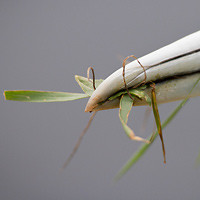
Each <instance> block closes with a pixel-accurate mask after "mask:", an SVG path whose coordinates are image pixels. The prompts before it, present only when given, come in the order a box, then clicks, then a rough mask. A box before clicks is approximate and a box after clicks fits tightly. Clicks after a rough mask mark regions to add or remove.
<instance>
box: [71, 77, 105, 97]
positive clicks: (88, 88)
mask: <svg viewBox="0 0 200 200" xmlns="http://www.w3.org/2000/svg"><path fill="white" fill-rule="evenodd" d="M75 79H76V81H77V83H78V84H79V86H80V87H81V89H82V90H83V91H84V92H85V93H86V94H87V95H89V96H91V95H92V93H93V92H94V88H93V83H92V80H90V81H88V78H85V77H83V76H78V75H76V76H75ZM102 82H103V80H102V79H97V80H95V87H96V88H97V87H98V86H99V85H100V84H101V83H102Z"/></svg>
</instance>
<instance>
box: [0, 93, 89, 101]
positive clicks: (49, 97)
mask: <svg viewBox="0 0 200 200" xmlns="http://www.w3.org/2000/svg"><path fill="white" fill-rule="evenodd" d="M4 96H5V99H6V100H12V101H23V102H58V101H73V100H77V99H83V98H87V97H89V96H88V95H87V94H81V93H67V92H49V91H32V90H11V91H9V90H7V91H4Z"/></svg>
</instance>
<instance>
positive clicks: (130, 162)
mask: <svg viewBox="0 0 200 200" xmlns="http://www.w3.org/2000/svg"><path fill="white" fill-rule="evenodd" d="M199 80H200V78H199V79H198V80H197V81H196V82H195V84H194V86H193V87H192V89H191V90H190V92H189V94H188V96H187V98H185V99H184V100H183V101H182V102H181V103H180V104H179V105H178V106H177V107H176V108H175V109H174V110H173V112H172V113H171V114H170V115H169V116H168V118H167V119H166V120H165V121H164V123H163V124H162V129H164V128H165V127H166V126H167V125H168V124H169V123H170V122H171V121H172V120H173V119H174V117H175V116H176V115H177V114H178V112H179V111H180V110H181V109H182V107H183V106H184V105H185V103H186V102H187V101H188V99H189V95H190V93H191V92H192V90H193V89H194V87H195V86H196V85H197V83H198V82H199ZM151 135H152V134H151ZM157 136H158V132H156V133H155V137H154V139H155V138H156V137H157ZM149 139H150V137H149ZM152 143H153V141H152ZM152 143H151V144H152ZM151 144H146V143H143V144H142V145H141V146H140V147H139V148H138V150H137V151H136V152H135V153H134V154H133V156H132V157H131V158H130V159H129V160H128V161H127V162H126V164H125V165H124V166H123V167H122V168H121V170H120V171H119V172H118V173H117V175H116V176H115V180H116V181H117V180H119V179H120V178H122V176H123V175H124V174H126V173H127V172H128V170H129V169H130V168H131V167H132V166H133V165H134V164H135V163H136V162H137V161H138V160H139V159H140V158H141V156H142V155H143V154H144V153H145V152H146V151H147V150H148V148H149V147H150V146H151ZM199 157H200V156H199Z"/></svg>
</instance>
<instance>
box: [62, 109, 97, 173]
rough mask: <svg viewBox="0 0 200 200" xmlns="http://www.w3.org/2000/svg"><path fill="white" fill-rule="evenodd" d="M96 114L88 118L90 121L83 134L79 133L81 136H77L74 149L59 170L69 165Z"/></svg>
mask: <svg viewBox="0 0 200 200" xmlns="http://www.w3.org/2000/svg"><path fill="white" fill-rule="evenodd" d="M96 113H97V111H95V112H94V113H93V114H92V116H91V117H90V120H89V122H88V124H87V126H86V127H85V129H84V130H83V132H82V133H81V135H80V136H79V138H78V141H77V143H76V145H75V146H74V149H73V151H72V152H71V154H70V155H69V157H68V158H67V160H66V162H65V163H64V165H63V167H62V168H61V170H64V169H65V168H66V167H67V166H68V165H69V163H70V161H71V160H72V158H73V157H74V155H75V154H76V152H77V150H78V148H79V146H80V144H81V141H82V139H83V136H84V135H85V134H86V132H87V130H88V128H89V127H90V125H91V123H92V120H93V119H94V116H95V114H96Z"/></svg>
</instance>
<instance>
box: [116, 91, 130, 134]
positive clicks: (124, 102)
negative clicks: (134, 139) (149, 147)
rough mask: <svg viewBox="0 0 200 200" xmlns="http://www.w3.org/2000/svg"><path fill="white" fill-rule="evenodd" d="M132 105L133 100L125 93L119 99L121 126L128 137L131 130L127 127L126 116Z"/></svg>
mask: <svg viewBox="0 0 200 200" xmlns="http://www.w3.org/2000/svg"><path fill="white" fill-rule="evenodd" d="M132 106H133V100H132V99H131V98H130V97H129V96H128V95H127V94H125V95H123V96H122V97H121V99H120V109H119V119H120V121H121V123H122V127H123V129H124V131H125V133H126V134H127V135H128V137H130V135H132V134H133V130H132V129H131V128H129V127H128V125H127V122H128V116H129V113H130V111H131V109H132Z"/></svg>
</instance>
